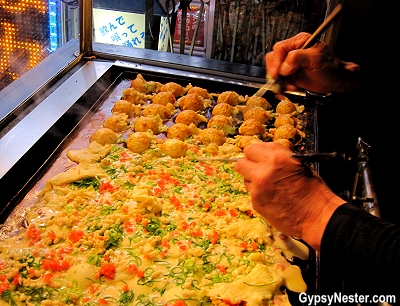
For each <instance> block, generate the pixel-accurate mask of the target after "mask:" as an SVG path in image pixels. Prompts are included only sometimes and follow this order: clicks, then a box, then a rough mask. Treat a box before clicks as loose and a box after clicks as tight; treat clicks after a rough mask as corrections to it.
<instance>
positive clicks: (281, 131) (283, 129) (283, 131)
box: [274, 124, 297, 141]
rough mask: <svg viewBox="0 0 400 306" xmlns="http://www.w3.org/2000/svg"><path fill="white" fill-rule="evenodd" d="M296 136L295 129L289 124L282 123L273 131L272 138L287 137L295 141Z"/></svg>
mask: <svg viewBox="0 0 400 306" xmlns="http://www.w3.org/2000/svg"><path fill="white" fill-rule="evenodd" d="M296 136H297V129H296V128H295V127H294V126H293V125H291V124H284V125H282V126H280V127H278V128H277V129H276V130H275V133H274V140H276V139H288V140H290V141H295V140H296V138H297V137H296Z"/></svg>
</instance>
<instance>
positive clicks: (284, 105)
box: [276, 99, 296, 114]
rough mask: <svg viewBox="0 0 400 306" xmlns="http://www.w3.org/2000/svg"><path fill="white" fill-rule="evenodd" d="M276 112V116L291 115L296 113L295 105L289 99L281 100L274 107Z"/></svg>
mask: <svg viewBox="0 0 400 306" xmlns="http://www.w3.org/2000/svg"><path fill="white" fill-rule="evenodd" d="M276 112H277V113H278V114H293V113H295V112H296V105H294V103H293V102H292V101H290V100H289V99H283V100H281V101H280V102H279V103H278V105H277V106H276Z"/></svg>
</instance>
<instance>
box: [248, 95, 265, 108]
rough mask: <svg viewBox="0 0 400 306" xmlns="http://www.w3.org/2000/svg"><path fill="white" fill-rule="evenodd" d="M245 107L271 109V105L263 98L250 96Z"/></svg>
mask: <svg viewBox="0 0 400 306" xmlns="http://www.w3.org/2000/svg"><path fill="white" fill-rule="evenodd" d="M246 106H248V107H255V106H258V107H262V108H264V109H270V108H271V104H270V103H269V102H268V101H267V100H266V99H265V98H263V97H257V96H252V97H250V98H249V99H248V100H247V102H246Z"/></svg>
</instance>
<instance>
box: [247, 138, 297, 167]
mask: <svg viewBox="0 0 400 306" xmlns="http://www.w3.org/2000/svg"><path fill="white" fill-rule="evenodd" d="M243 152H244V154H245V156H246V158H248V159H250V160H252V161H254V162H260V161H262V160H263V159H265V158H266V157H268V156H269V155H271V154H278V153H284V154H285V155H288V156H290V155H291V154H292V153H293V152H292V151H290V150H289V149H287V148H285V147H284V146H283V145H281V144H280V143H277V142H261V143H254V144H251V145H248V146H247V147H245V148H244V150H243Z"/></svg>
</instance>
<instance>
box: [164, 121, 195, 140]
mask: <svg viewBox="0 0 400 306" xmlns="http://www.w3.org/2000/svg"><path fill="white" fill-rule="evenodd" d="M192 134H193V127H191V126H188V125H186V124H184V123H175V124H174V125H172V126H171V127H170V128H169V129H168V132H167V138H177V139H180V140H182V141H183V140H185V139H187V138H189V137H190V136H191V135H192Z"/></svg>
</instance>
